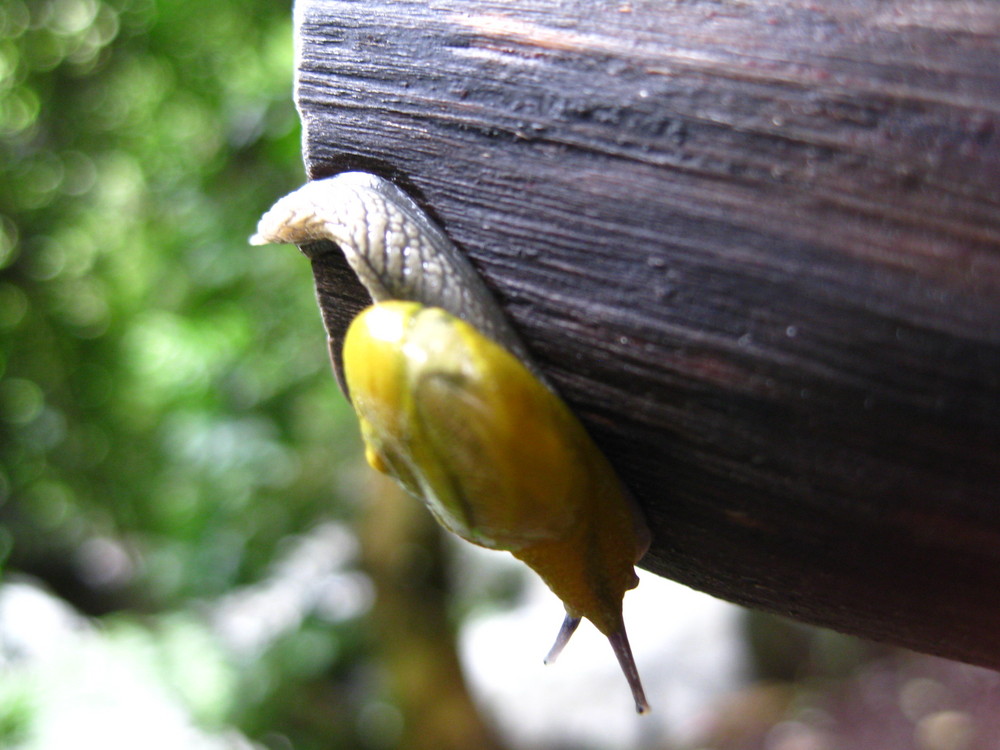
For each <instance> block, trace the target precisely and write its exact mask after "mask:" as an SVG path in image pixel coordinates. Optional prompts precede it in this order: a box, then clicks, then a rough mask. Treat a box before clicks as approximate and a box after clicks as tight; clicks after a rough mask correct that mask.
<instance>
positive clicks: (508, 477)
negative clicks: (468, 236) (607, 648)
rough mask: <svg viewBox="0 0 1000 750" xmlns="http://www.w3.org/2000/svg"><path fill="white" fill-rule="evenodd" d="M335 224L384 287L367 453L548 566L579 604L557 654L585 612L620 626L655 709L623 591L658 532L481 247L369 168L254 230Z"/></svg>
mask: <svg viewBox="0 0 1000 750" xmlns="http://www.w3.org/2000/svg"><path fill="white" fill-rule="evenodd" d="M321 239H326V240H332V241H333V242H334V243H336V245H338V246H339V247H340V249H341V250H342V251H343V253H344V254H345V257H346V259H347V262H348V263H349V265H350V266H351V268H352V269H353V270H354V272H355V273H356V274H357V276H358V279H359V280H360V281H361V283H362V285H363V286H364V287H365V288H366V289H367V290H368V293H369V294H370V295H371V298H372V300H373V302H374V303H375V304H374V305H373V306H372V307H369V308H367V309H366V310H364V311H362V312H361V313H360V314H359V315H358V316H357V317H356V318H355V319H354V320H353V322H351V324H350V326H349V328H348V330H347V334H346V336H345V338H344V342H343V349H342V352H340V355H341V357H342V365H343V382H344V385H345V392H346V393H347V395H348V398H349V399H350V400H351V404H352V406H353V407H354V410H355V412H356V414H357V416H358V420H359V423H360V426H361V434H362V438H363V441H364V444H365V455H366V458H367V460H368V463H369V464H370V465H371V466H372V467H373V468H375V469H377V470H379V471H381V472H384V473H386V474H388V475H390V476H391V477H393V478H394V479H395V480H396V481H397V482H398V483H399V484H400V485H401V486H402V487H403V488H404V489H405V490H406V491H407V492H409V493H410V494H411V495H413V496H415V497H416V498H418V499H420V500H421V501H423V502H424V504H425V505H426V506H427V507H428V508H429V509H430V511H431V512H432V513H433V514H434V515H435V516H436V518H437V520H438V521H439V522H440V523H441V524H442V525H443V526H444V527H445V528H447V529H448V530H450V531H452V532H454V533H456V534H457V535H458V536H460V537H462V538H464V539H466V540H468V541H470V542H472V543H474V544H478V545H480V546H484V547H488V548H492V549H500V550H507V551H509V552H510V553H511V554H513V555H514V557H516V558H518V559H520V560H522V561H523V562H525V563H526V564H527V565H528V566H529V567H531V568H532V569H533V570H534V571H535V572H536V573H537V574H538V575H539V576H540V577H541V578H542V579H543V580H544V581H545V583H546V584H547V585H548V587H549V588H550V589H551V590H552V591H553V593H555V594H556V596H558V597H559V599H560V600H561V601H562V602H563V605H564V606H565V609H566V617H565V619H564V621H563V624H562V627H561V628H560V630H559V633H558V636H557V638H556V641H555V644H554V645H553V647H552V649H551V650H550V651H549V653H548V656H547V657H546V663H548V662H551V661H554V660H555V658H556V657H557V656H558V655H559V653H560V651H561V650H562V648H563V647H564V646H565V645H566V643H567V641H568V640H569V638H570V636H572V634H573V632H574V631H575V630H576V628H577V626H578V625H579V623H580V620H581V618H584V617H585V618H587V619H588V620H590V621H591V622H592V623H593V624H594V625H595V626H596V627H597V629H598V630H599V631H600V632H601V633H603V634H604V635H605V636H606V637H607V638H608V640H609V641H610V643H611V646H612V648H613V650H614V653H615V655H616V657H617V659H618V662H619V664H620V665H621V668H622V671H623V672H624V674H625V677H626V679H627V681H628V684H629V686H630V688H631V691H632V696H633V698H634V700H635V706H636V710H637V711H638V712H639V713H643V712H645V711H646V710H648V707H649V706H648V703H647V702H646V697H645V694H644V692H643V688H642V684H641V681H640V679H639V674H638V670H637V668H636V665H635V660H634V658H633V656H632V651H631V648H630V646H629V642H628V637H627V635H626V631H625V624H624V619H623V616H622V599H623V597H624V595H625V592H626V591H627V590H629V589H632V588H634V587H635V586H636V584H637V583H638V579H637V577H636V575H635V570H634V564H635V563H636V562H637V561H638V560H639V558H641V557H642V555H643V554H644V553H645V551H646V549H647V548H648V546H649V532H648V530H647V528H646V525H645V522H644V521H643V519H642V516H641V514H640V512H639V511H638V509H637V506H636V505H635V503H634V502H633V501H632V499H631V497H630V495H629V494H628V492H627V490H626V489H625V487H624V485H623V484H622V482H621V480H620V479H619V478H618V476H617V474H616V473H615V471H614V469H613V468H612V467H611V464H610V463H609V462H608V460H607V458H606V457H605V456H604V454H603V453H601V451H600V449H598V447H597V446H596V445H595V444H594V442H593V440H592V439H591V438H590V436H589V435H588V434H587V432H586V430H585V429H584V427H583V426H582V424H581V423H580V422H579V420H578V419H577V418H576V416H575V415H574V414H573V413H572V411H571V410H570V409H569V407H568V406H567V405H566V404H565V402H564V401H563V400H562V399H561V398H560V397H559V396H558V394H557V393H556V392H555V390H554V389H553V388H552V387H551V386H550V385H549V383H548V382H547V381H546V380H545V378H544V376H543V375H542V374H541V371H540V370H539V368H538V367H537V366H536V365H535V364H534V363H533V362H532V360H531V357H530V356H529V354H528V351H527V349H526V348H525V346H524V344H523V343H522V342H521V339H520V337H519V336H518V335H517V332H516V331H515V330H514V329H513V327H512V326H511V324H510V323H509V322H508V320H507V318H506V316H505V314H504V312H503V310H502V309H501V308H500V307H499V305H498V304H497V302H496V300H495V299H494V298H493V295H492V294H491V293H490V291H489V289H488V288H487V287H486V285H485V283H484V282H483V280H482V279H481V278H480V276H479V274H478V273H477V272H476V270H475V269H474V268H473V267H472V265H471V263H470V262H469V260H468V259H467V258H466V257H465V256H464V255H463V254H462V253H461V252H460V251H459V250H458V248H457V247H455V245H454V244H453V243H452V242H451V241H450V240H449V239H448V237H447V236H446V235H445V234H444V232H442V231H441V230H440V229H439V228H438V227H437V226H436V225H435V224H434V223H433V222H432V221H431V220H430V219H429V218H428V217H427V216H426V215H425V214H424V212H423V211H422V210H421V209H420V208H419V206H417V204H416V203H414V202H413V201H412V200H411V199H410V198H409V196H407V195H406V194H405V193H404V192H403V191H402V190H400V189H399V188H397V187H396V186H395V185H393V184H392V183H391V182H389V181H387V180H384V179H382V178H380V177H377V176H375V175H371V174H366V173H362V172H346V173H342V174H339V175H335V176H333V177H329V178H326V179H322V180H315V181H312V182H309V183H307V184H306V185H304V186H303V187H301V188H299V189H298V190H296V191H294V192H292V193H290V194H289V195H287V196H285V197H284V198H281V199H280V200H278V201H277V203H275V204H274V206H273V207H272V208H271V209H270V210H269V211H268V212H267V213H265V214H264V216H263V217H262V218H261V220H260V223H259V225H258V227H257V233H256V234H255V235H254V236H253V237H251V239H250V241H251V243H252V244H266V243H294V244H298V245H303V244H307V243H311V242H314V241H316V240H321Z"/></svg>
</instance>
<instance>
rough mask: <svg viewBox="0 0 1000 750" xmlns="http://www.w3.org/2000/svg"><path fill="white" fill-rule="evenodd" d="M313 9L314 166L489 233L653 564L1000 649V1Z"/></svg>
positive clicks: (818, 609)
mask: <svg viewBox="0 0 1000 750" xmlns="http://www.w3.org/2000/svg"><path fill="white" fill-rule="evenodd" d="M297 16H298V18H297V27H298V34H299V43H300V44H299V46H300V56H299V80H298V103H299V106H300V109H301V112H302V116H303V122H304V126H305V158H306V162H307V166H308V171H309V174H310V176H311V177H322V176H326V175H329V174H331V173H334V172H338V171H342V170H345V169H366V170H368V171H374V172H376V173H379V174H381V175H383V176H385V177H389V178H391V179H394V180H395V181H396V182H397V183H398V184H400V185H401V186H402V187H403V188H404V189H406V190H408V191H409V192H410V193H411V194H412V195H413V196H414V197H415V198H417V199H418V201H420V202H421V204H422V205H423V206H424V207H425V208H426V209H427V211H428V212H429V213H430V214H431V215H433V216H435V217H436V219H437V220H438V221H439V222H440V224H441V225H442V226H443V227H444V229H445V230H446V231H447V233H448V234H449V235H450V236H451V237H452V239H454V240H455V242H456V243H457V244H458V245H459V246H460V247H461V248H462V249H463V250H465V251H466V252H467V253H468V254H469V256H470V257H471V258H472V260H473V262H474V263H475V264H476V265H477V267H478V268H479V269H480V270H481V271H482V273H483V275H484V276H485V278H486V279H487V281H488V283H489V284H490V285H491V286H492V288H493V289H494V290H495V291H496V293H497V296H498V298H499V299H500V300H501V302H502V304H503V305H504V307H505V308H506V309H507V311H508V312H509V313H510V316H511V318H512V319H513V321H514V322H515V323H516V325H517V326H518V327H519V328H520V330H521V332H522V333H523V336H524V339H525V341H526V342H527V344H528V345H529V347H530V349H531V350H532V351H533V352H534V354H535V355H536V356H537V359H538V361H539V363H540V364H541V366H542V368H543V369H544V370H545V372H546V373H547V374H548V375H549V376H550V377H551V379H552V382H554V383H555V384H556V385H557V386H558V387H559V389H560V390H561V392H562V393H563V394H564V395H565V397H566V399H567V401H569V403H570V404H571V405H572V406H573V407H574V408H575V409H576V411H577V412H578V414H579V415H580V416H581V418H582V419H583V420H584V422H585V423H586V425H587V426H588V428H589V429H590V430H591V431H592V433H593V435H594V436H595V438H596V439H597V441H598V443H599V444H600V445H601V446H602V447H603V448H604V449H605V451H606V452H607V454H608V456H609V457H610V458H611V460H612V461H613V463H614V464H615V465H616V466H617V468H618V469H619V471H620V472H621V474H622V476H623V477H624V479H625V480H626V482H627V483H628V484H629V486H630V487H631V488H632V490H633V491H634V492H635V494H636V495H637V497H638V498H639V500H640V502H641V504H642V505H643V507H644V508H645V511H646V513H647V515H648V517H649V520H650V523H651V525H652V527H653V531H654V535H655V541H654V544H653V548H652V549H651V551H650V553H649V555H648V556H647V557H646V558H645V560H644V561H643V562H642V565H643V567H645V568H647V569H649V570H652V571H654V572H656V573H659V574H661V575H664V576H668V577H670V578H673V579H676V580H678V581H681V582H683V583H686V584H688V585H690V586H693V587H695V588H697V589H701V590H703V591H707V592H710V593H712V594H715V595H717V596H720V597H723V598H725V599H729V600H732V601H735V602H739V603H742V604H746V605H748V606H752V607H757V608H761V609H765V610H770V611H775V612H780V613H783V614H787V615H791V616H793V617H797V618H800V619H802V620H805V621H808V622H812V623H817V624H820V625H826V626H830V627H833V628H836V629H839V630H843V631H847V632H850V633H855V634H859V635H863V636H868V637H870V638H875V639H880V640H883V641H888V642H891V643H896V644H901V645H906V646H910V647H913V648H916V649H921V650H924V651H929V652H933V653H937V654H942V655H945V656H950V657H954V658H958V659H962V660H967V661H970V662H975V663H978V664H983V665H989V666H993V667H1000V4H998V3H996V2H995V0H968V1H967V2H962V3H956V2H952V1H951V0H920V2H916V0H913V1H912V2H911V1H908V0H827V2H822V3H816V2H813V1H812V0H809V1H806V0H744V1H743V2H739V3H736V2H721V1H720V0H683V1H682V0H676V1H673V2H671V1H668V0H649V1H643V0H633V1H632V2H604V1H602V0H562V1H560V2H555V1H554V0H553V1H550V2H542V0H503V2H499V1H497V0H494V1H492V2H490V1H487V0H439V1H438V2H426V1H425V0H420V1H419V2H402V1H400V0H364V1H363V2H360V1H359V2H349V1H347V0H300V2H299V3H298V12H297ZM324 264H328V265H329V264H333V265H335V264H336V261H335V260H332V261H331V260H329V259H327V260H325V261H323V262H317V263H316V264H315V267H316V269H317V275H318V277H319V284H320V289H321V294H320V297H321V304H322V305H323V306H324V308H326V313H327V315H328V319H329V320H333V321H336V320H337V308H338V307H339V305H341V304H343V302H342V300H343V299H348V300H351V299H353V300H354V301H353V303H352V304H362V303H363V302H364V299H363V295H360V296H359V294H358V291H359V290H358V288H357V287H356V286H355V287H353V288H352V287H350V282H349V281H348V282H346V283H347V286H345V285H344V284H343V283H341V282H337V284H336V286H337V290H338V291H337V293H336V294H337V295H338V296H339V298H340V299H341V301H337V300H336V299H334V298H333V297H330V296H329V295H328V294H325V293H324V292H323V289H324V288H326V289H328V290H329V288H330V284H331V283H332V282H330V280H329V279H328V278H326V277H325V276H324V274H325V273H326V272H325V271H324V270H323V269H324V268H325V265H324ZM331 267H332V266H331ZM669 616H670V613H669V612H665V613H664V617H669Z"/></svg>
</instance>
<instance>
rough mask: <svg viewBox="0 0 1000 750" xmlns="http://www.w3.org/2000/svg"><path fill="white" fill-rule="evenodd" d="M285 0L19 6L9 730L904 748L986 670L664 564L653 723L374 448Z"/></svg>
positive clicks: (0, 544) (993, 712)
mask: <svg viewBox="0 0 1000 750" xmlns="http://www.w3.org/2000/svg"><path fill="white" fill-rule="evenodd" d="M292 71H293V51H292V28H291V4H290V3H289V2H274V0H214V2H210V3H205V2H191V1H188V0H159V1H158V2H157V1H156V0H31V1H30V2H25V1H24V0H3V2H2V4H0V573H2V579H0V748H23V749H25V750H28V749H30V750H41V749H44V750H57V749H58V750H64V748H67V747H76V748H90V747H93V748H111V749H114V750H117V749H119V748H121V749H124V748H134V747H143V748H147V749H148V748H271V749H273V750H284V749H286V748H299V749H302V750H311V749H312V748H317V749H318V748H389V749H393V748H418V749H419V748H438V749H442V748H445V749H446V748H506V747H509V748H524V749H528V748H537V749H538V750H555V749H556V748H595V749H599V748H624V747H635V748H673V747H682V748H719V749H720V750H723V749H729V748H732V749H734V750H735V749H737V748H748V749H749V748H764V749H766V750H824V749H826V748H830V749H831V750H832V749H833V748H852V747H858V748H875V747H882V748H908V747H915V748H920V749H921V750H974V749H975V748H987V747H996V746H997V745H996V743H997V742H998V738H1000V729H998V726H997V725H998V721H1000V719H998V718H997V717H998V716H1000V680H998V678H997V675H996V674H994V673H992V672H989V671H986V670H980V669H974V668H971V667H964V666H962V665H958V664H954V663H950V662H945V661H942V660H938V659H931V658H929V657H922V656H916V655H913V654H908V653H905V652H899V651H895V650H892V649H887V648H882V647H876V646H874V645H871V644H865V643H861V642H859V641H856V640H853V639H850V638H846V637H843V636H838V635H836V634H833V633H828V632H825V631H818V630H815V629H811V628H806V627H804V626H799V625H795V624H792V623H788V622H785V621H783V620H780V619H777V618H773V617H766V616H763V615H751V614H748V613H746V612H744V611H742V610H739V609H738V608H735V607H732V606H729V605H726V604H723V603H721V602H718V601H716V600H713V599H711V598H709V597H706V596H702V595H700V594H697V593H695V592H692V591H690V590H688V589H685V588H683V587H681V586H678V585H675V584H671V583H669V582H667V581H663V580H661V579H657V578H655V577H653V576H649V575H646V576H644V577H643V581H642V585H640V587H639V588H638V589H637V590H636V591H635V592H632V593H630V594H629V595H628V597H627V598H626V621H627V622H628V624H629V630H630V634H631V637H632V641H633V645H634V647H635V650H636V656H637V661H638V664H639V669H640V672H641V673H642V675H643V678H644V681H645V682H646V687H647V693H648V695H649V698H650V701H651V703H652V704H653V709H654V710H653V713H652V715H651V716H649V717H643V718H641V719H640V718H638V717H636V716H635V715H634V713H632V708H631V705H630V698H629V695H628V690H627V688H626V685H625V682H624V679H623V678H622V677H621V675H620V674H619V672H618V667H617V665H616V664H615V662H614V659H613V657H612V655H611V652H610V648H609V647H608V646H607V644H606V643H604V642H603V639H602V638H601V637H600V636H598V634H597V633H596V632H595V631H593V629H589V630H588V629H587V628H586V627H584V628H581V631H580V633H579V634H578V635H577V636H576V637H575V639H574V641H573V642H572V643H571V644H570V647H569V648H568V649H567V651H566V652H565V654H564V655H563V656H562V657H561V659H560V663H559V664H558V665H555V666H550V667H548V668H544V669H543V668H542V666H541V657H542V656H543V655H544V653H545V652H546V650H547V648H548V646H549V645H550V642H551V639H552V638H553V637H554V635H555V632H556V630H557V628H558V625H559V623H560V621H561V617H562V613H561V605H560V604H559V602H558V601H556V600H555V598H554V597H553V596H552V595H551V594H550V593H548V592H547V591H546V590H545V589H544V587H543V586H542V585H541V584H540V583H538V582H537V580H534V579H532V578H530V577H529V576H528V575H526V573H525V571H524V570H522V569H521V568H520V567H518V566H516V565H515V564H514V563H513V561H512V560H509V559H508V558H507V557H506V556H504V555H498V554H489V553H484V552H480V551H477V550H474V549H472V548H470V547H469V546H468V545H462V544H459V543H454V542H452V541H449V540H443V539H442V537H441V535H440V534H439V533H438V531H437V530H436V528H435V527H434V526H433V524H432V523H431V522H430V518H429V516H428V514H427V513H426V512H424V511H423V509H422V508H421V507H419V506H418V504H417V503H416V502H414V501H412V500H410V499H408V498H405V497H401V496H400V495H399V493H398V492H397V491H396V490H395V489H394V488H393V487H392V486H390V485H389V484H387V483H385V482H382V481H380V480H379V478H377V477H374V476H372V472H370V471H368V470H367V469H366V468H365V467H364V466H363V464H362V461H361V450H360V441H359V439H358V437H357V434H356V426H355V424H354V421H353V418H352V415H351V412H350V410H349V408H348V407H347V405H346V403H345V401H344V399H343V398H342V397H341V395H340V393H339V391H338V390H337V388H336V386H335V384H334V382H333V379H332V377H331V375H330V371H329V364H328V362H327V358H326V351H325V341H324V333H323V331H322V327H321V324H320V321H319V315H318V313H317V310H316V305H315V301H314V299H313V296H312V291H311V284H312V278H311V274H310V271H309V267H308V263H307V262H306V261H305V259H304V258H302V257H301V256H300V255H299V254H298V253H297V252H296V251H295V250H294V249H292V248H287V247H285V248H281V247H264V248H251V247H249V246H248V245H247V243H246V238H247V237H248V236H249V234H250V233H251V232H252V231H253V229H254V226H255V224H256V219H257V218H258V217H259V215H260V214H261V212H262V211H263V210H264V209H266V208H267V207H268V206H269V205H270V204H271V202H272V201H273V200H274V199H275V198H277V197H278V196H280V195H283V194H284V193H286V192H288V191H289V190H291V189H293V188H294V187H296V186H298V185H299V184H300V183H301V181H302V180H303V171H302V165H301V160H300V156H299V126H298V121H297V117H296V113H295V110H294V107H293V105H292V101H291V89H292Z"/></svg>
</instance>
